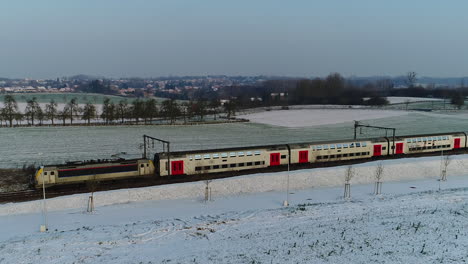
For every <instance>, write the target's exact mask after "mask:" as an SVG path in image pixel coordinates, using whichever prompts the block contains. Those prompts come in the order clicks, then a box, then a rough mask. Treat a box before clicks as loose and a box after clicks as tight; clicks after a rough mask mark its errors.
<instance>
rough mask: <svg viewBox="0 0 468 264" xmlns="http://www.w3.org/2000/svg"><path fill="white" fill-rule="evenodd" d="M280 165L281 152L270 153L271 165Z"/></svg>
mask: <svg viewBox="0 0 468 264" xmlns="http://www.w3.org/2000/svg"><path fill="white" fill-rule="evenodd" d="M278 165H280V154H279V153H271V154H270V166H278Z"/></svg>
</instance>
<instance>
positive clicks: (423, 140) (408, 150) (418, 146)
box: [395, 132, 466, 154]
mask: <svg viewBox="0 0 468 264" xmlns="http://www.w3.org/2000/svg"><path fill="white" fill-rule="evenodd" d="M398 140H399V141H397V140H395V141H396V142H398V143H396V145H397V148H396V149H397V152H396V153H395V154H401V153H399V151H398V150H399V149H403V152H404V154H417V153H428V152H436V151H444V150H452V149H460V148H466V134H465V133H463V132H458V133H442V134H427V135H413V136H403V137H398Z"/></svg>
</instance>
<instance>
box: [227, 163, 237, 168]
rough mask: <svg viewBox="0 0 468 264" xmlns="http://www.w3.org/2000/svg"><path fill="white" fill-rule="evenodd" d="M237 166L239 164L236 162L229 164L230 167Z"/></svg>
mask: <svg viewBox="0 0 468 264" xmlns="http://www.w3.org/2000/svg"><path fill="white" fill-rule="evenodd" d="M236 166H237V164H235V163H232V164H229V167H231V168H235V167H236Z"/></svg>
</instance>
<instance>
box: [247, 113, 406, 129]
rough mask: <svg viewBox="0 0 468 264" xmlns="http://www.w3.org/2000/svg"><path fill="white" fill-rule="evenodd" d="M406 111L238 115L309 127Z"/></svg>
mask: <svg viewBox="0 0 468 264" xmlns="http://www.w3.org/2000/svg"><path fill="white" fill-rule="evenodd" d="M407 114H408V112H403V111H393V110H376V109H302V110H278V111H265V112H259V113H253V114H247V115H240V116H238V117H240V118H245V119H249V120H250V121H251V122H255V123H261V124H268V125H274V126H285V127H310V126H319V125H330V124H339V123H344V122H350V121H353V120H360V121H363V120H371V119H379V118H388V117H396V116H403V115H407Z"/></svg>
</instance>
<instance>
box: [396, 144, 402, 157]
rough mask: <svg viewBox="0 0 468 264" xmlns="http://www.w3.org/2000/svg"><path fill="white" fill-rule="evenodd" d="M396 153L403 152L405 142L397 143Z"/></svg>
mask: <svg viewBox="0 0 468 264" xmlns="http://www.w3.org/2000/svg"><path fill="white" fill-rule="evenodd" d="M395 154H403V143H396V150H395Z"/></svg>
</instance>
